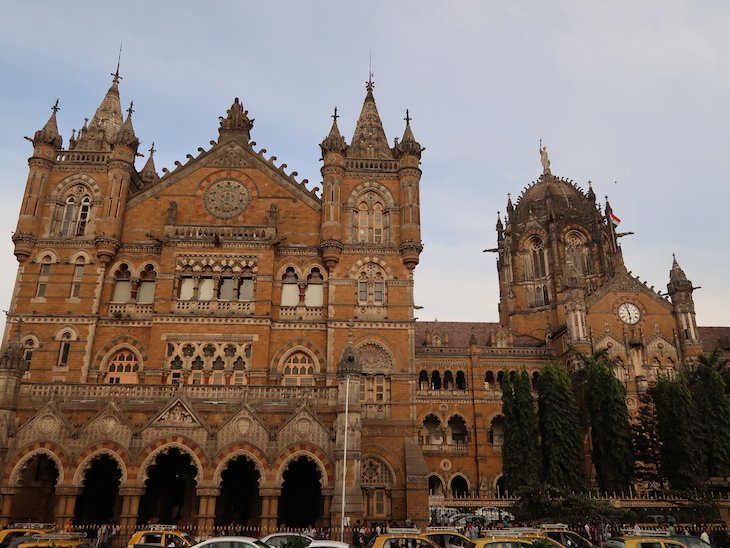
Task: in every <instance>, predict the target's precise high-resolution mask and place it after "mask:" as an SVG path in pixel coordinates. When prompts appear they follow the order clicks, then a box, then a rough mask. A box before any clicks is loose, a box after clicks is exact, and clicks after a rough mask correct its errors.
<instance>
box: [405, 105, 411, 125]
mask: <svg viewBox="0 0 730 548" xmlns="http://www.w3.org/2000/svg"><path fill="white" fill-rule="evenodd" d="M403 119H404V120H405V121H406V125H407V126H408V125H410V124H411V120H412V118H411V115H410V114H409V112H408V109H406V117H405V118H403Z"/></svg>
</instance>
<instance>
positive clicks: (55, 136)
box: [31, 100, 63, 150]
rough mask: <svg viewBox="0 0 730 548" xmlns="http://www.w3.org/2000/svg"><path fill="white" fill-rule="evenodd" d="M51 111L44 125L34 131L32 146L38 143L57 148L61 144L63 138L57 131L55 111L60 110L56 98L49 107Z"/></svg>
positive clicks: (36, 145)
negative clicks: (51, 106) (54, 102)
mask: <svg viewBox="0 0 730 548" xmlns="http://www.w3.org/2000/svg"><path fill="white" fill-rule="evenodd" d="M51 110H52V111H53V112H52V113H51V116H50V117H49V118H48V121H47V122H46V125H44V126H43V127H42V128H41V129H39V130H38V131H36V132H35V134H34V135H33V139H32V140H31V141H32V143H33V146H34V147H38V146H39V145H47V146H49V147H51V148H52V149H53V150H58V149H60V148H61V147H62V146H63V138H62V137H61V135H60V134H59V133H58V122H57V120H56V113H57V112H58V111H59V110H60V109H59V108H58V100H56V104H54V105H53V108H52V109H51Z"/></svg>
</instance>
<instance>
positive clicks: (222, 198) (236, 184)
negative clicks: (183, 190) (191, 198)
mask: <svg viewBox="0 0 730 548" xmlns="http://www.w3.org/2000/svg"><path fill="white" fill-rule="evenodd" d="M250 202H251V193H250V192H249V190H248V188H247V187H246V185H245V184H244V183H243V182H241V181H238V180H237V179H232V178H222V179H219V180H217V181H214V182H213V183H211V184H210V185H209V186H208V187H207V188H206V189H205V191H204V192H203V207H205V210H206V211H207V212H208V213H209V214H211V215H212V216H213V217H216V218H218V219H231V218H233V217H237V216H238V215H240V214H241V213H243V212H244V211H245V209H246V208H247V207H248V204H249V203H250Z"/></svg>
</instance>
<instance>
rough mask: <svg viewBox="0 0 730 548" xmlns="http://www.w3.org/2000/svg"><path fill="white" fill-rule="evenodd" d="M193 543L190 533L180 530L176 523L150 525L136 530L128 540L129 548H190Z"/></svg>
mask: <svg viewBox="0 0 730 548" xmlns="http://www.w3.org/2000/svg"><path fill="white" fill-rule="evenodd" d="M193 544H195V542H194V541H193V539H192V538H191V537H190V535H188V534H187V533H185V532H183V531H180V530H179V529H178V528H177V526H175V525H150V526H149V527H148V528H147V529H140V530H139V531H136V532H135V533H134V534H133V535H132V537H131V538H130V539H129V542H127V548H154V547H156V546H160V547H163V548H165V547H167V546H174V547H175V548H188V547H189V546H192V545H193Z"/></svg>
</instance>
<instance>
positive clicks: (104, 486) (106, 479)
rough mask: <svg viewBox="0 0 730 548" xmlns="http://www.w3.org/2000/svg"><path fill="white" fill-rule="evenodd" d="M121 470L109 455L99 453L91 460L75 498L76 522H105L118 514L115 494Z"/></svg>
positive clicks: (83, 523)
mask: <svg viewBox="0 0 730 548" xmlns="http://www.w3.org/2000/svg"><path fill="white" fill-rule="evenodd" d="M121 477H122V471H121V470H120V469H119V465H118V464H117V461H115V460H114V459H113V458H112V457H110V456H109V455H105V454H102V455H99V456H98V457H96V458H95V459H94V460H92V461H91V464H90V466H89V468H88V469H87V470H86V474H85V475H84V488H83V489H82V490H81V495H79V498H78V499H77V500H76V516H75V517H76V520H75V521H76V523H77V524H79V525H88V524H102V523H107V522H108V521H109V520H111V519H112V518H114V517H116V516H118V515H119V512H118V508H117V500H118V498H119V497H117V494H118V492H119V480H120V479H121Z"/></svg>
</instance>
